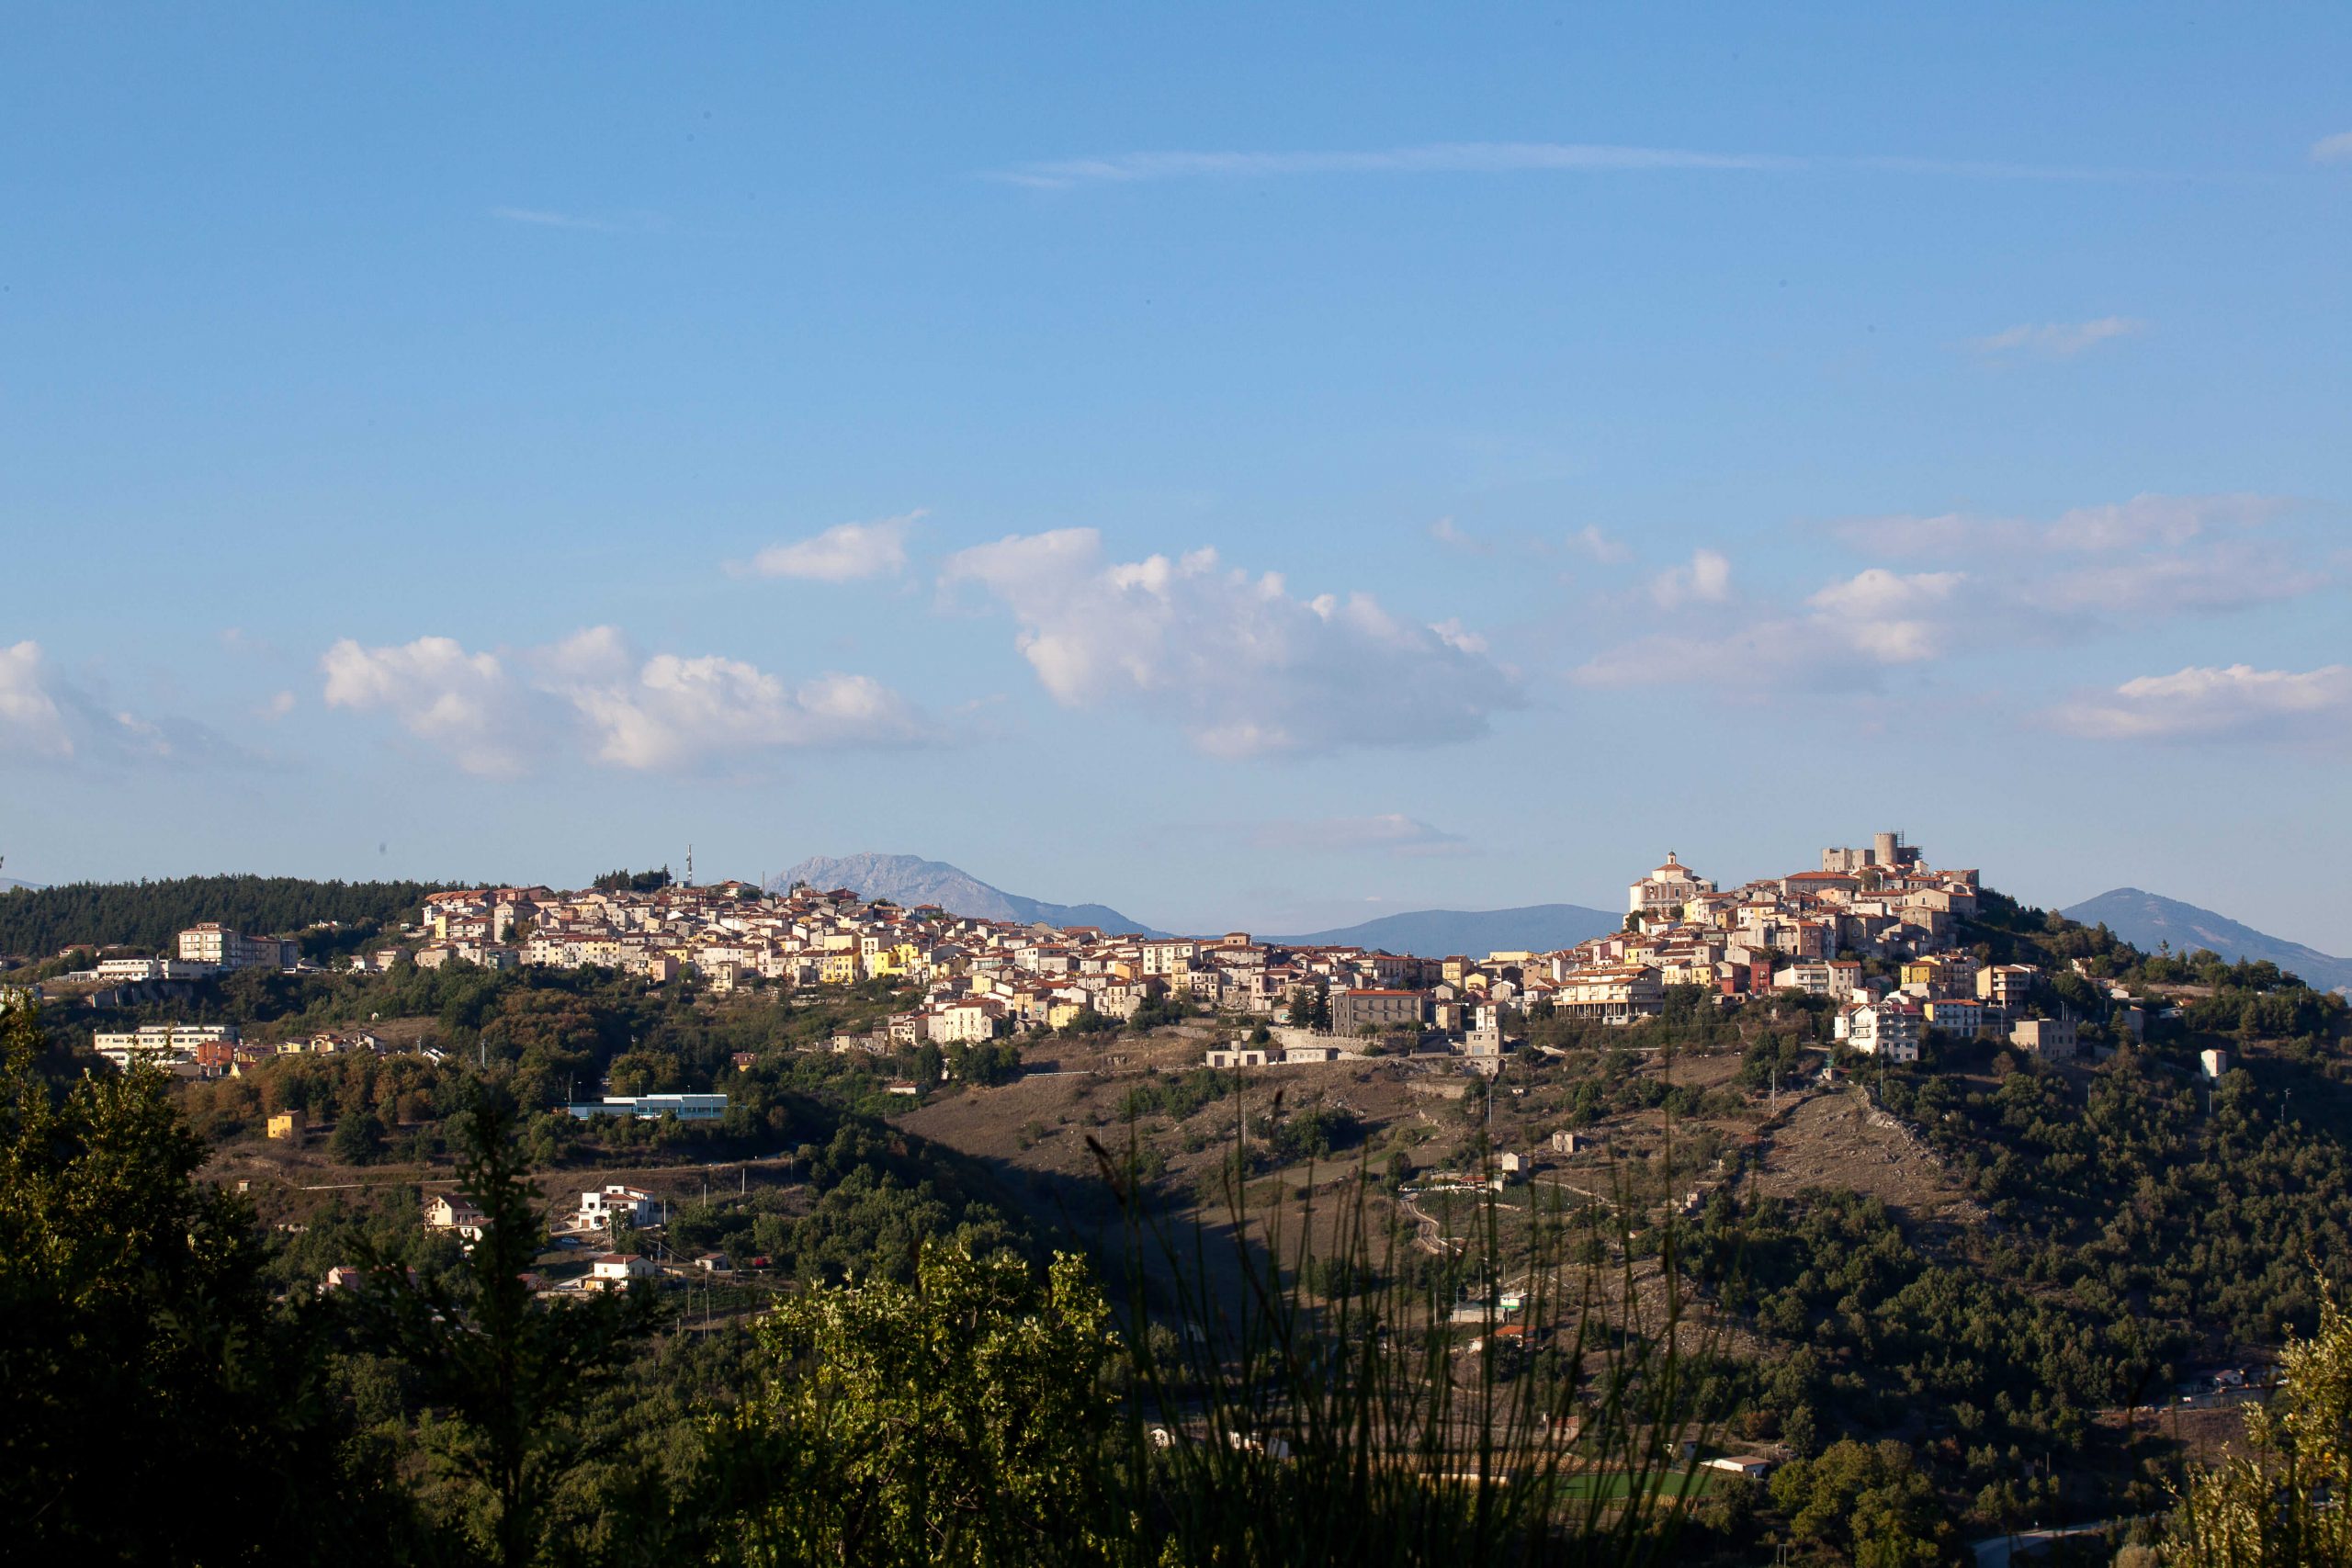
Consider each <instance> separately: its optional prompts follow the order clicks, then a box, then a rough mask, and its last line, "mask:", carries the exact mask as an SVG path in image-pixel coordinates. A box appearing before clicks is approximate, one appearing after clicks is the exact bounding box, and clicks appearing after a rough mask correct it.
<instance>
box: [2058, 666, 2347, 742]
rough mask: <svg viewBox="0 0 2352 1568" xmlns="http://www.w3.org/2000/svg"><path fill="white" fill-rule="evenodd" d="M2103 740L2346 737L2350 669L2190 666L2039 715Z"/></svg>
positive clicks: (2069, 728) (2148, 676)
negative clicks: (2297, 669) (2293, 669)
mask: <svg viewBox="0 0 2352 1568" xmlns="http://www.w3.org/2000/svg"><path fill="white" fill-rule="evenodd" d="M2048 717H2049V719H2050V720H2051V721H2052V722H2053V723H2054V724H2055V725H2057V726H2058V727H2059V728H2064V729H2068V730H2071V731H2073V732H2074V733H2075V734H2078V735H2085V736H2089V737H2091V738H2093V739H2104V740H2221V739H2235V740H2288V741H2292V740H2306V741H2308V740H2322V739H2341V738H2343V737H2346V735H2352V667H2347V666H2346V665H2342V664H2330V665H2326V666H2324V667H2323V668H2321V669H2317V670H2308V671H2301V672H2297V671H2290V670H2256V669H2255V668H2254V667H2253V666H2252V665H2247V664H2232V665H2228V666H2226V667H2221V668H2215V667H2211V666H2199V665H2191V666H2189V667H2188V668H2187V669H2184V670H2179V671H2175V672H2174V673H2172V674H2170V675H2143V676H2141V677H2139V678H2138V679H2137V680H2131V681H2126V682H2123V684H2121V685H2120V686H2118V687H2116V688H2115V690H2114V691H2112V692H2109V693H2101V694H2096V695H2093V696H2087V697H2084V698H2081V699H2078V700H2076V701H2075V702H2073V703H2069V704H2066V705H2063V706H2061V707H2059V708H2056V709H2054V710H2052V713H2051V714H2049V715H2048Z"/></svg>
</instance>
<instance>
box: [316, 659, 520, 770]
mask: <svg viewBox="0 0 2352 1568" xmlns="http://www.w3.org/2000/svg"><path fill="white" fill-rule="evenodd" d="M319 669H320V671H321V672H322V674H324V675H325V677H326V691H325V698H326V705H327V706H329V707H331V708H338V707H340V708H351V709H353V710H355V711H358V712H368V711H370V710H374V709H379V708H380V709H383V710H385V711H386V712H389V713H390V714H391V716H393V717H394V718H395V719H397V720H398V721H399V722H400V725H401V728H403V729H406V730H407V731H408V732H409V733H410V734H411V735H413V736H415V737H416V738H417V739H420V740H423V741H424V742H426V743H427V744H429V745H432V746H434V747H436V748H438V749H439V750H444V751H447V753H448V754H449V756H450V758H451V760H452V761H455V762H456V763H457V764H458V767H460V768H462V769H464V770H465V771H466V772H468V773H480V774H482V775H484V776H486V777H492V778H511V777H514V776H515V775H516V774H519V773H522V772H523V770H524V765H525V762H526V760H527V751H526V746H525V744H524V741H525V738H526V732H527V731H528V730H529V729H530V728H531V725H530V723H529V714H528V712H527V704H528V698H527V694H526V691H525V689H524V688H523V687H522V686H521V685H520V684H519V683H518V682H516V681H515V678H514V677H513V676H512V675H511V674H509V673H508V671H507V670H506V667H505V666H504V665H503V664H502V663H501V662H499V660H498V657H497V656H496V655H495V654H490V653H468V652H467V651H466V650H465V649H464V648H463V647H461V646H460V645H459V644H458V642H457V641H456V639H454V638H451V637H418V638H417V639H416V640H415V641H413V642H410V643H404V644H401V646H399V647H396V648H362V647H361V646H360V645H359V644H358V643H357V642H356V641H354V640H353V639H352V638H350V637H345V638H343V639H342V640H341V641H339V642H337V643H336V644H335V645H334V647H332V648H330V649H327V651H326V653H325V655H324V657H322V659H321V660H319Z"/></svg>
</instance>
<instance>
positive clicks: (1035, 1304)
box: [724, 1243, 1117, 1564]
mask: <svg viewBox="0 0 2352 1568" xmlns="http://www.w3.org/2000/svg"><path fill="white" fill-rule="evenodd" d="M1109 1317H1110V1309H1109V1306H1108V1304H1107V1303H1105V1302H1104V1300H1103V1294H1102V1291H1101V1289H1100V1288H1099V1287H1098V1286H1097V1285H1096V1284H1095V1282H1094V1280H1093V1278H1092V1275H1091V1272H1090V1270H1089V1269H1088V1268H1087V1266H1086V1265H1085V1263H1084V1262H1082V1261H1081V1260H1080V1259H1079V1258H1072V1257H1069V1256H1058V1257H1057V1258H1055V1260H1054V1262H1053V1265H1052V1267H1051V1268H1050V1269H1048V1270H1047V1272H1046V1279H1045V1280H1044V1282H1043V1283H1042V1284H1041V1283H1040V1282H1039V1281H1038V1280H1037V1279H1036V1278H1035V1275H1034V1274H1033V1273H1032V1272H1031V1270H1030V1269H1029V1266H1028V1265H1027V1264H1025V1263H1023V1262H1022V1261H1021V1260H1020V1259H1019V1258H1012V1257H1009V1256H1002V1255H1000V1256H998V1257H996V1258H989V1259H985V1260H983V1259H978V1258H973V1257H972V1256H971V1254H970V1253H968V1252H967V1251H965V1250H964V1249H962V1248H960V1247H951V1246H946V1245H943V1244H939V1243H931V1244H927V1245H926V1246H925V1247H923V1250H922V1258H921V1259H920V1261H919V1262H918V1264H917V1267H916V1270H915V1278H914V1280H913V1282H912V1283H911V1284H899V1283H894V1282H891V1281H888V1280H869V1281H868V1282H866V1283H865V1284H863V1285H854V1286H852V1285H842V1286H838V1287H832V1288H825V1289H819V1290H816V1291H812V1292H809V1293H808V1294H806V1295H802V1296H797V1297H792V1298H788V1299H786V1301H785V1302H784V1303H782V1304H781V1305H779V1306H778V1307H777V1309H776V1310H775V1312H774V1313H773V1314H770V1315H769V1316H768V1317H767V1318H765V1319H764V1320H763V1322H762V1324H761V1326H760V1329H759V1341H760V1347H761V1353H762V1357H763V1361H764V1364H765V1371H766V1374H767V1376H766V1383H765V1386H764V1387H763V1388H762V1389H761V1390H760V1391H759V1392H758V1393H755V1394H753V1395H752V1397H751V1398H750V1399H749V1400H747V1401H746V1402H745V1404H744V1405H743V1407H742V1408H741V1411H739V1412H738V1413H737V1415H736V1416H735V1417H734V1420H733V1422H732V1433H731V1435H732V1437H733V1438H735V1442H734V1443H732V1444H729V1445H728V1447H729V1448H730V1449H731V1450H733V1451H732V1456H731V1458H732V1462H733V1464H734V1465H736V1466H737V1467H739V1469H740V1470H741V1473H742V1474H743V1475H745V1476H746V1477H749V1478H751V1483H752V1490H751V1492H750V1495H741V1494H739V1496H741V1502H740V1503H739V1506H738V1507H737V1508H736V1509H735V1510H734V1512H733V1513H732V1514H731V1516H730V1517H729V1519H728V1521H727V1522H726V1525H725V1526H724V1533H725V1534H726V1535H727V1536H729V1537H731V1538H732V1540H733V1542H734V1544H735V1546H736V1547H737V1549H738V1550H739V1551H740V1552H741V1554H742V1555H743V1556H744V1557H746V1558H748V1559H749V1560H751V1561H753V1562H840V1563H848V1564H867V1563H873V1564H882V1563H892V1564H896V1563H908V1564H913V1563H981V1562H989V1563H998V1562H1002V1563H1019V1562H1036V1561H1046V1560H1069V1559H1073V1558H1075V1559H1078V1560H1089V1559H1099V1558H1101V1557H1103V1555H1105V1551H1104V1548H1105V1546H1106V1545H1107V1543H1106V1542H1105V1541H1104V1540H1103V1537H1102V1535H1101V1533H1100V1524H1101V1503H1102V1499H1103V1492H1102V1491H1101V1490H1100V1487H1099V1485H1098V1482H1099V1478H1100V1477H1099V1472H1098V1470H1097V1468H1096V1466H1097V1461H1098V1459H1099V1456H1100V1455H1101V1454H1102V1453H1103V1450H1104V1448H1105V1445H1106V1440H1107V1438H1108V1437H1109V1434H1110V1432H1111V1429H1112V1416H1113V1409H1114V1404H1113V1401H1112V1399H1111V1398H1110V1396H1108V1395H1107V1394H1106V1393H1103V1390H1102V1387H1101V1377H1102V1372H1103V1367H1104V1365H1105V1363H1106V1362H1107V1361H1108V1360H1109V1359H1110V1358H1111V1356H1112V1355H1113V1353H1114V1350H1115V1349H1116V1348H1117V1342H1116V1340H1115V1339H1114V1337H1112V1336H1111V1334H1110V1333H1109V1331H1108V1329H1107V1326H1106V1325H1107V1323H1108V1321H1109Z"/></svg>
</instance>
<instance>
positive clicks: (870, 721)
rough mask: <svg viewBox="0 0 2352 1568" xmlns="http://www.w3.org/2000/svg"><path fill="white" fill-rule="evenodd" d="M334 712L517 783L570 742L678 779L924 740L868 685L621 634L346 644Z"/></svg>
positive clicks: (857, 678) (339, 649)
mask: <svg viewBox="0 0 2352 1568" xmlns="http://www.w3.org/2000/svg"><path fill="white" fill-rule="evenodd" d="M321 668H322V671H324V673H325V675H326V702H327V705H328V706H329V707H347V708H352V709H355V710H360V711H368V710H379V709H380V710H383V711H386V712H389V713H390V714H391V715H392V716H393V717H394V718H395V719H396V720H398V721H399V723H400V724H401V726H402V728H406V729H407V730H408V731H409V733H411V734H412V735H414V736H416V737H417V738H418V739H421V740H424V741H426V742H428V743H429V744H431V745H433V746H435V747H436V748H438V749H439V750H444V751H446V752H447V753H448V754H449V756H450V758H451V759H452V760H453V761H455V762H456V763H457V764H458V766H459V767H460V768H462V769H464V770H465V771H466V772H468V773H479V774H481V775H484V776H487V777H514V776H516V775H518V774H520V773H524V772H526V770H527V767H528V765H529V763H530V761H532V759H533V757H534V756H535V755H536V754H537V753H539V752H541V751H543V750H547V749H548V748H550V747H552V746H553V745H554V744H556V742H557V741H558V740H559V739H562V738H566V737H570V738H573V739H577V741H578V742H579V744H581V745H582V746H583V747H584V748H585V749H586V750H588V751H589V752H591V753H592V754H593V755H594V757H595V758H597V759H598V760H599V761H605V762H608V763H610V764H612V765H613V766H615V767H620V768H628V769H633V770H639V771H654V770H658V771H677V770H684V769H688V768H692V767H695V766H697V765H700V764H704V763H707V762H710V761H716V760H718V759H721V758H726V757H741V756H742V755H743V754H745V753H747V752H752V751H763V750H775V749H809V748H833V747H854V746H876V745H903V744H910V743H912V742H915V741H918V740H920V739H923V738H924V736H925V734H926V726H925V724H924V722H923V720H922V716H920V715H919V714H918V713H917V712H916V710H915V709H914V708H913V707H912V705H910V704H909V703H908V702H907V701H906V700H905V699H904V698H902V697H900V696H899V694H897V693H895V692H893V691H891V690H890V689H889V688H888V687H887V686H885V685H883V684H882V683H881V682H877V681H875V680H873V679H871V678H870V677H867V676H864V675H842V674H833V673H827V674H823V675H819V676H816V677H813V678H811V679H809V680H807V681H802V682H797V683H789V682H786V681H785V680H783V679H782V678H780V677H778V676H775V675H772V674H769V673H768V672H767V671H763V670H761V669H760V668H758V667H757V666H756V665H752V664H747V663H743V662H741V661H740V660H731V659H722V658H718V657H717V656H703V657H698V658H682V657H680V656H679V655H676V654H669V653H663V654H656V655H654V656H653V657H651V658H650V659H645V660H639V658H638V657H637V655H636V654H635V653H634V652H633V651H632V650H631V649H630V648H629V646H628V639H627V638H625V637H623V636H622V635H621V634H620V633H619V632H618V631H616V630H615V629H614V628H613V627H611V626H592V627H589V628H587V629H586V630H583V631H581V632H577V633H574V634H573V635H572V636H571V637H566V638H565V639H563V640H562V641H561V642H559V643H555V644H551V645H549V646H547V647H543V648H537V649H526V650H524V651H523V652H522V653H520V654H519V655H517V656H515V658H514V659H513V660H511V667H510V662H509V661H505V660H501V659H500V658H499V657H498V656H497V655H495V654H492V653H468V652H467V651H466V650H465V649H463V648H462V647H460V646H459V645H458V643H456V642H455V641H453V640H451V639H450V638H447V637H419V638H417V639H416V640H415V641H414V642H411V643H407V644H404V645H402V646H400V647H395V648H375V649H368V648H362V647H361V646H360V645H359V644H357V643H356V642H354V641H352V640H350V639H349V638H345V640H343V641H341V642H338V643H336V644H335V645H334V647H333V648H331V649H328V650H327V653H326V657H325V658H324V659H323V660H321Z"/></svg>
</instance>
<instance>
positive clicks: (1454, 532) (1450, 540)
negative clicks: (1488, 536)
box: [1430, 517, 1495, 556]
mask: <svg viewBox="0 0 2352 1568" xmlns="http://www.w3.org/2000/svg"><path fill="white" fill-rule="evenodd" d="M1430 538H1432V539H1435V540H1436V541H1437V542H1438V543H1439V544H1441V545H1445V546H1448V547H1452V548H1453V549H1457V550H1461V551H1463V552H1464V554H1467V555H1474V556H1488V555H1492V554H1494V553H1495V547H1494V546H1493V545H1492V544H1491V543H1489V542H1488V541H1487V540H1485V539H1481V538H1479V537H1478V536H1476V535H1475V534H1470V533H1465V532H1464V530H1463V529H1461V528H1460V527H1457V526H1456V525H1455V524H1454V521H1453V518H1451V517H1441V518H1439V519H1438V520H1437V521H1436V522H1434V523H1432V524H1430Z"/></svg>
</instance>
